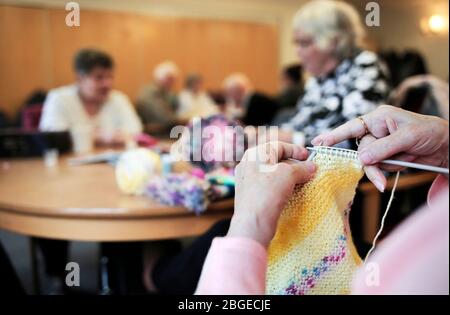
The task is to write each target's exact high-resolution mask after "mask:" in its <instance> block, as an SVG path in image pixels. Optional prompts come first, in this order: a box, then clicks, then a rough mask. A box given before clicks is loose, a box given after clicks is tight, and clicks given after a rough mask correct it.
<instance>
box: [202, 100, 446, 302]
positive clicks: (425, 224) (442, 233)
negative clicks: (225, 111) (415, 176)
mask: <svg viewBox="0 0 450 315" xmlns="http://www.w3.org/2000/svg"><path fill="white" fill-rule="evenodd" d="M361 119H362V121H363V122H364V124H363V123H362V121H361V120H360V119H359V118H355V119H354V120H351V121H349V122H347V123H346V124H344V125H342V126H340V127H338V128H336V129H334V130H332V131H330V132H328V133H325V134H323V135H320V136H318V137H317V138H315V139H313V141H312V143H313V144H315V145H317V144H319V143H323V144H324V145H327V146H332V145H335V144H336V143H339V142H341V141H343V140H345V139H352V138H355V137H358V138H361V145H360V146H359V153H360V154H359V158H360V160H361V163H362V164H363V165H365V168H364V170H365V173H366V175H367V177H368V178H369V179H370V180H371V181H372V182H373V183H375V185H376V186H377V187H379V189H380V190H381V191H383V190H384V187H386V178H385V177H384V175H383V173H382V172H381V170H380V168H381V169H383V170H387V171H399V170H401V169H402V168H401V167H399V166H393V165H386V164H382V163H380V162H381V161H383V160H385V159H389V158H392V157H395V158H396V159H399V160H404V161H415V162H417V163H427V164H430V165H433V166H439V167H445V168H448V149H449V133H448V132H449V129H448V121H446V120H444V119H441V118H438V117H433V116H425V115H419V114H415V113H412V112H408V111H405V110H402V109H398V108H395V107H392V106H381V107H379V108H377V109H376V110H375V111H373V112H371V113H369V114H366V115H364V116H362V117H361ZM393 126H395V127H396V128H395V129H393ZM250 150H255V151H256V150H259V152H270V153H269V155H268V156H267V157H266V158H265V159H264V160H260V161H257V160H256V159H251V158H250V157H251V156H255V155H254V154H251V152H250V153H246V155H245V156H244V159H243V160H242V161H241V163H240V164H239V166H238V167H237V175H236V179H237V182H236V187H238V191H237V193H236V199H235V212H234V215H233V217H232V219H231V223H230V228H229V230H228V233H227V236H226V237H217V238H215V239H214V240H213V241H212V245H211V249H210V250H209V253H208V256H207V258H206V261H205V264H204V267H203V271H202V275H201V278H200V281H199V285H198V287H197V294H221V295H229V294H264V293H265V291H266V290H265V289H266V288H265V277H266V270H267V266H268V256H267V248H268V245H269V243H270V242H271V240H272V239H273V237H274V235H275V232H276V227H277V224H278V220H279V217H280V214H281V212H282V210H283V208H284V206H285V204H286V202H287V199H288V198H289V196H290V195H291V194H292V192H293V190H294V187H295V185H296V184H301V183H306V182H308V181H309V180H311V179H312V178H313V177H314V174H315V172H316V170H317V169H316V164H315V163H314V162H313V161H301V162H299V163H292V164H290V163H286V160H287V159H288V158H294V159H297V160H304V159H306V157H307V156H308V153H307V150H306V149H305V148H303V147H301V146H298V145H294V144H288V143H283V142H271V143H266V144H262V145H261V147H260V148H253V149H250ZM250 150H249V151H250ZM255 151H254V152H255ZM264 164H265V165H266V166H267V165H268V164H270V165H273V166H279V167H276V168H273V171H272V172H267V171H265V172H264V171H261V168H260V166H261V165H264ZM281 166H283V167H281ZM377 183H379V184H377ZM380 185H381V186H380ZM255 192H258V193H257V194H255ZM448 202H449V186H448V175H445V176H444V175H439V176H438V177H437V178H436V180H435V182H434V183H433V185H432V187H431V189H430V192H429V201H428V206H424V207H423V208H422V209H420V210H418V211H416V212H415V213H414V214H412V215H411V217H409V218H408V219H407V220H406V221H405V222H403V223H402V224H401V225H400V226H399V227H397V229H396V230H394V231H393V232H392V233H391V234H390V235H388V236H387V237H386V238H385V239H384V240H383V242H382V243H380V245H379V246H378V247H376V248H375V251H374V253H373V255H371V256H369V259H368V260H367V263H366V265H362V266H361V267H360V269H359V270H358V271H357V272H356V274H355V276H354V279H353V285H352V290H353V291H352V293H355V294H395V295H397V294H442V295H448V293H449V277H448V275H449V269H448V263H449V237H448V235H449V211H448V209H449V208H448V207H449V204H448ZM304 224H305V225H307V226H310V224H311V222H306V221H305V222H304ZM369 264H370V265H371V266H373V265H374V264H376V265H377V266H378V269H379V270H380V275H381V276H380V280H379V283H377V284H376V285H374V283H373V282H372V281H367V279H368V278H370V277H372V276H373V274H371V272H372V271H373V269H372V268H370V267H369ZM366 267H367V268H366ZM337 270H342V269H337ZM293 277H295V276H294V275H293Z"/></svg>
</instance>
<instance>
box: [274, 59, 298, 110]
mask: <svg viewBox="0 0 450 315" xmlns="http://www.w3.org/2000/svg"><path fill="white" fill-rule="evenodd" d="M280 81H281V89H280V92H279V94H278V95H277V98H276V100H277V103H278V107H279V108H280V109H290V108H293V107H295V106H296V105H297V101H298V99H299V98H300V97H301V96H302V95H303V77H302V66H301V65H300V64H294V65H290V66H287V67H285V68H284V69H283V71H282V73H281V80H280Z"/></svg>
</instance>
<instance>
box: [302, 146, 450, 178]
mask: <svg viewBox="0 0 450 315" xmlns="http://www.w3.org/2000/svg"><path fill="white" fill-rule="evenodd" d="M306 149H308V150H310V151H312V152H317V151H318V149H317V148H312V147H307V148H306ZM311 155H312V154H311ZM311 155H310V157H311ZM380 163H383V164H390V165H398V166H404V167H410V168H416V169H420V170H424V171H431V172H436V173H442V174H447V175H448V173H449V172H448V168H443V167H436V166H431V165H426V164H419V163H411V162H404V161H397V160H383V161H381V162H380Z"/></svg>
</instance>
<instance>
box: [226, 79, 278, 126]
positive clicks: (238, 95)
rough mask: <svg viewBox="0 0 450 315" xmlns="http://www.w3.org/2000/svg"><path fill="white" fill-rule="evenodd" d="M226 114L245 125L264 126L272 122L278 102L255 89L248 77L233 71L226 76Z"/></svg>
mask: <svg viewBox="0 0 450 315" xmlns="http://www.w3.org/2000/svg"><path fill="white" fill-rule="evenodd" d="M223 86H224V91H225V97H226V109H225V111H226V115H227V116H228V117H229V118H230V119H238V120H240V121H241V122H242V123H243V124H244V125H252V126H264V125H269V124H271V123H272V120H273V119H274V117H275V114H276V112H277V109H278V108H277V104H276V103H275V101H274V100H273V99H272V98H270V97H269V96H267V95H265V94H263V93H260V92H257V91H254V90H253V87H252V84H251V82H250V80H249V79H248V77H247V76H246V75H245V74H243V73H233V74H231V75H229V76H228V77H226V78H225V80H224V83H223Z"/></svg>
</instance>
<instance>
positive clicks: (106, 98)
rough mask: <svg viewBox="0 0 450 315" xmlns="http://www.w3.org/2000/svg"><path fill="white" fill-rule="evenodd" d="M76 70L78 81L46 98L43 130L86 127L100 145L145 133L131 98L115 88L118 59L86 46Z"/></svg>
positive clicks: (122, 141)
mask: <svg viewBox="0 0 450 315" xmlns="http://www.w3.org/2000/svg"><path fill="white" fill-rule="evenodd" d="M74 70H75V73H76V83H75V84H71V85H67V86H63V87H59V88H56V89H53V90H51V91H50V92H49V94H48V96H47V98H46V99H45V103H44V108H43V110H42V117H41V120H40V125H39V129H40V130H42V131H66V130H67V131H71V132H78V131H79V130H83V131H86V132H87V133H88V135H87V136H90V137H93V139H94V140H95V142H96V143H97V144H100V145H110V144H125V142H126V141H127V140H128V139H130V137H132V136H134V135H137V134H139V133H140V132H142V124H141V122H140V120H139V117H138V116H137V114H136V112H135V110H134V107H133V105H132V104H131V102H130V100H129V99H128V97H127V96H126V95H125V94H124V93H122V92H119V91H117V90H113V82H114V61H113V59H112V58H111V57H110V56H109V55H108V54H106V53H105V52H102V51H99V50H95V49H82V50H80V51H79V52H78V53H77V54H76V55H75V58H74Z"/></svg>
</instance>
